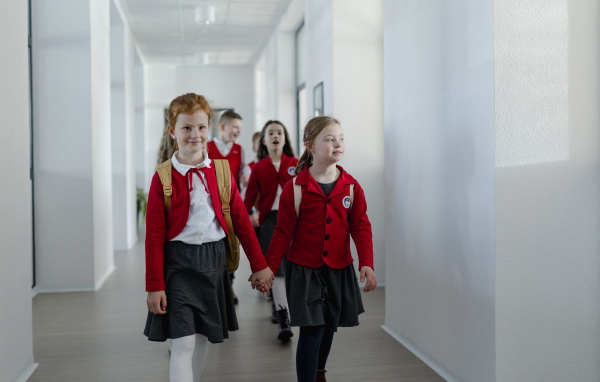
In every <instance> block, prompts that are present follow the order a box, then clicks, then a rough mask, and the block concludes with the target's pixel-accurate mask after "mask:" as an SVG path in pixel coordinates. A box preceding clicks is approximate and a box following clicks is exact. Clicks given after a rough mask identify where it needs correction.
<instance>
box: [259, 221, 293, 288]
mask: <svg viewBox="0 0 600 382" xmlns="http://www.w3.org/2000/svg"><path fill="white" fill-rule="evenodd" d="M277 213H278V211H277V210H275V211H271V212H269V216H267V220H265V222H264V223H263V225H261V226H260V239H259V243H260V249H261V250H262V253H263V255H265V256H266V255H267V251H268V250H269V245H271V239H272V238H273V232H274V231H275V226H276V225H277ZM287 262H288V260H287V256H283V260H281V264H280V265H279V269H277V274H276V275H275V276H277V277H283V276H285V268H286V264H287Z"/></svg>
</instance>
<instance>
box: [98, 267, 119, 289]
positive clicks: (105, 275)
mask: <svg viewBox="0 0 600 382" xmlns="http://www.w3.org/2000/svg"><path fill="white" fill-rule="evenodd" d="M115 269H117V268H116V267H115V266H114V265H113V266H112V267H110V268H108V269H107V270H106V272H104V274H103V275H102V277H100V279H98V281H96V286H95V288H94V291H98V290H100V288H102V285H104V282H105V281H106V280H107V279H108V278H109V276H110V275H111V274H112V273H113V272H114V271H115Z"/></svg>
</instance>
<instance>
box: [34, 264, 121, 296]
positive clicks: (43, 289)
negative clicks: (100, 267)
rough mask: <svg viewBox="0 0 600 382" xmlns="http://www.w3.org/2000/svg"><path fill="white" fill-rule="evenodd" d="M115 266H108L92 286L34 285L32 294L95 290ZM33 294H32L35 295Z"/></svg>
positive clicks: (98, 288)
mask: <svg viewBox="0 0 600 382" xmlns="http://www.w3.org/2000/svg"><path fill="white" fill-rule="evenodd" d="M115 269H116V267H115V266H114V265H113V266H112V267H110V268H108V269H107V270H106V272H104V274H103V275H102V277H100V279H98V281H97V282H96V284H95V285H94V286H91V285H90V286H84V285H80V286H64V287H44V286H41V285H36V286H35V288H33V291H32V294H33V293H34V294H35V295H37V294H38V293H69V292H96V291H98V290H100V288H102V285H104V283H105V282H106V280H107V279H108V278H109V277H110V275H111V274H112V273H113V272H114V271H115ZM35 295H33V296H32V298H33V297H35Z"/></svg>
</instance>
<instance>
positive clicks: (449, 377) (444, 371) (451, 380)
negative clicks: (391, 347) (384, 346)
mask: <svg viewBox="0 0 600 382" xmlns="http://www.w3.org/2000/svg"><path fill="white" fill-rule="evenodd" d="M381 328H382V329H383V330H385V331H386V332H387V333H388V334H389V335H390V336H392V337H394V339H396V341H398V342H400V343H401V344H402V345H403V346H404V347H405V348H407V349H408V350H410V352H411V353H413V354H414V355H416V356H417V357H418V358H419V359H420V360H421V361H423V362H425V364H427V366H429V367H430V368H432V369H433V371H435V372H436V373H438V374H439V375H440V377H442V378H444V379H445V380H446V381H448V382H464V381H463V380H462V379H461V378H460V377H458V376H457V375H456V374H454V373H453V372H452V371H451V370H450V369H448V368H447V367H446V366H444V365H442V364H441V363H439V362H438V361H437V360H436V359H435V358H433V357H432V356H431V355H430V354H429V353H427V352H426V351H424V350H422V349H421V348H420V347H418V346H417V345H415V344H414V343H413V342H412V341H411V340H409V339H408V338H406V337H405V336H404V335H402V334H401V333H400V332H399V331H398V330H396V329H394V328H393V327H391V326H388V325H381Z"/></svg>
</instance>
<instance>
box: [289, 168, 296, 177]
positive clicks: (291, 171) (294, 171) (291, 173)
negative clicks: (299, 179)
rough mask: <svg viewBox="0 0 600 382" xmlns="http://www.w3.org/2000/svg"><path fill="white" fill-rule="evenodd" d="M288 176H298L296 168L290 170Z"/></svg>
mask: <svg viewBox="0 0 600 382" xmlns="http://www.w3.org/2000/svg"><path fill="white" fill-rule="evenodd" d="M288 174H290V175H291V176H294V175H296V167H294V166H292V167H290V168H288Z"/></svg>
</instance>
